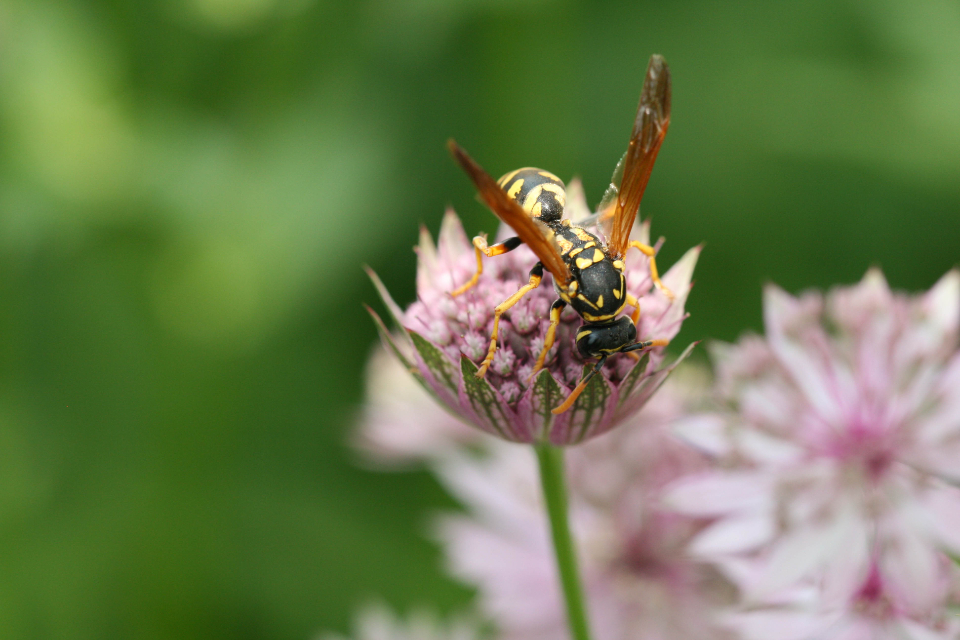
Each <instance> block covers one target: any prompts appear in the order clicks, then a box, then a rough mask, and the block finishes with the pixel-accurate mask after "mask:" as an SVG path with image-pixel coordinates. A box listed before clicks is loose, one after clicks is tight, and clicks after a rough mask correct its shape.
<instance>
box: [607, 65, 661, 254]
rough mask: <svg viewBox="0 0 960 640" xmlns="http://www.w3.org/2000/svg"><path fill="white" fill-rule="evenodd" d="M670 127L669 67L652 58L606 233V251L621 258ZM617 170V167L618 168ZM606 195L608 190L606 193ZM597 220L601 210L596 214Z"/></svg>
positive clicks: (622, 161) (641, 92) (623, 161)
mask: <svg viewBox="0 0 960 640" xmlns="http://www.w3.org/2000/svg"><path fill="white" fill-rule="evenodd" d="M668 126H670V68H669V67H668V66H667V62H666V61H665V60H664V59H663V57H661V56H657V55H655V56H652V57H651V58H650V64H649V65H648V66H647V76H646V78H645V79H644V81H643V89H642V90H641V91H640V105H639V106H638V107H637V117H636V120H634V123H633V133H632V134H631V135H630V146H628V147H627V153H626V154H625V155H624V156H623V160H621V164H622V167H623V180H622V181H621V182H620V189H619V192H618V193H617V199H616V208H615V212H614V215H613V224H612V228H611V231H610V235H609V236H608V238H609V245H608V247H609V249H610V251H611V253H613V254H614V255H617V256H622V255H623V254H624V252H625V251H626V250H627V246H628V245H629V243H630V230H631V229H632V228H633V223H634V221H635V220H636V219H637V211H638V210H639V208H640V200H641V199H643V192H644V190H646V188H647V182H648V181H649V180H650V172H651V171H652V170H653V163H654V161H655V160H656V159H657V153H658V152H659V151H660V145H661V144H663V138H664V136H666V135H667V127H668ZM618 170H619V167H618ZM608 193H609V190H608ZM599 213H600V217H601V221H602V219H603V217H604V213H605V211H604V209H603V208H602V207H601V209H600V211H599Z"/></svg>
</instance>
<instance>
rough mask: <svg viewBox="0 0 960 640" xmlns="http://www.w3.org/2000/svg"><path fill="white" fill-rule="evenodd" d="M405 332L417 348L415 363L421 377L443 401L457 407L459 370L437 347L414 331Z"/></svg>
mask: <svg viewBox="0 0 960 640" xmlns="http://www.w3.org/2000/svg"><path fill="white" fill-rule="evenodd" d="M407 334H408V335H409V336H410V339H411V340H412V341H413V346H414V348H415V349H416V350H417V356H418V357H417V364H418V365H419V367H420V373H421V374H422V375H423V378H424V379H425V380H426V381H427V383H428V384H429V385H430V387H431V388H432V389H433V391H434V393H436V394H437V395H438V396H440V399H441V400H443V402H445V403H446V404H447V405H448V406H450V407H453V408H455V407H457V405H458V404H459V402H458V399H457V398H458V387H459V384H460V381H459V378H460V372H459V371H457V368H456V366H454V364H453V363H452V362H450V358H448V357H447V356H445V355H444V354H443V352H442V351H440V349H439V348H437V347H436V346H435V345H434V344H433V343H431V342H430V341H429V340H427V339H426V338H424V337H423V336H421V335H420V334H419V333H417V332H416V331H413V330H411V329H407Z"/></svg>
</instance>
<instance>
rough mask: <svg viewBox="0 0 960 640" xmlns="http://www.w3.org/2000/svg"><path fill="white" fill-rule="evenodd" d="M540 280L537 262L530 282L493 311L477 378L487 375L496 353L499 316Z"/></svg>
mask: <svg viewBox="0 0 960 640" xmlns="http://www.w3.org/2000/svg"><path fill="white" fill-rule="evenodd" d="M541 280H543V263H541V262H538V263H537V264H535V265H533V269H531V270H530V282H528V283H527V284H525V285H523V286H522V287H520V288H519V289H517V292H516V293H515V294H513V295H512V296H510V297H509V298H507V299H506V300H504V301H503V302H501V303H500V304H498V305H497V308H496V309H494V311H493V335H492V336H490V350H489V351H487V357H486V358H484V359H483V363H482V364H481V365H480V369H479V370H478V371H477V377H478V378H482V377H483V376H485V375H487V369H489V368H490V363H491V362H493V354H494V353H496V352H497V332H498V331H499V330H500V316H502V315H503V314H504V312H505V311H506V310H507V309H509V308H510V307H512V306H513V305H515V304H517V302H519V301H520V298H522V297H523V296H525V295H527V293H529V292H530V291H532V290H534V289H536V288H537V287H539V286H540V281H541Z"/></svg>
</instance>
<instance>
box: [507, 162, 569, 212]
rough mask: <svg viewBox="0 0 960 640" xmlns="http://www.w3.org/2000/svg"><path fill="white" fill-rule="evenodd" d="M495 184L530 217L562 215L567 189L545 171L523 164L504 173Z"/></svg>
mask: <svg viewBox="0 0 960 640" xmlns="http://www.w3.org/2000/svg"><path fill="white" fill-rule="evenodd" d="M497 184H499V185H500V188H501V189H503V190H504V191H506V192H507V195H509V196H510V197H511V198H513V199H514V200H516V201H517V202H518V203H519V204H520V206H521V207H523V208H524V210H525V211H526V212H527V213H529V214H530V215H531V216H533V217H534V218H539V219H540V220H543V221H544V222H559V221H560V219H561V218H562V217H563V207H564V206H565V205H566V201H567V192H566V189H565V188H564V186H563V181H562V180H561V179H560V178H558V177H557V176H555V175H553V174H552V173H550V172H549V171H544V170H543V169H537V168H535V167H524V168H523V169H517V170H516V171H511V172H510V173H508V174H506V175H504V176H503V177H501V178H500V179H499V180H497Z"/></svg>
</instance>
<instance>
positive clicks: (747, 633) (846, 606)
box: [726, 558, 960, 640]
mask: <svg viewBox="0 0 960 640" xmlns="http://www.w3.org/2000/svg"><path fill="white" fill-rule="evenodd" d="M938 569H939V571H938V572H937V573H938V575H937V576H936V580H935V582H934V584H933V585H932V586H933V588H934V589H935V590H936V591H937V594H938V597H937V600H938V602H939V603H940V606H932V607H931V606H927V607H918V606H917V605H916V603H915V602H913V598H911V597H909V589H910V587H909V586H908V585H905V584H902V583H900V582H898V581H897V579H896V576H893V575H890V574H886V575H884V574H883V573H882V572H881V570H880V567H879V566H878V565H877V564H876V563H875V562H871V563H869V564H868V565H867V566H866V567H865V568H864V571H863V573H862V574H861V576H860V580H859V582H858V583H857V584H856V585H855V589H854V591H852V592H837V591H836V590H835V589H832V588H831V586H832V585H829V584H827V585H815V584H812V583H810V582H809V581H806V582H805V583H801V584H800V585H797V586H795V587H794V588H792V589H790V590H788V592H786V593H784V594H781V596H780V597H778V598H775V599H771V600H769V601H768V602H766V603H762V604H755V605H754V606H753V607H751V608H750V609H748V610H745V611H742V612H740V613H736V614H733V615H730V616H728V617H727V619H726V624H727V625H728V626H729V627H730V628H731V629H733V630H736V632H737V633H739V634H740V636H741V637H742V638H743V640H768V639H769V638H777V639H778V640H887V639H889V640H901V639H902V640H955V639H956V638H958V637H960V618H957V616H956V614H954V613H953V612H951V611H949V610H947V608H946V607H944V606H942V605H943V603H945V602H950V603H952V604H956V597H955V594H956V586H957V576H958V570H957V567H956V565H955V564H954V563H953V562H952V561H950V560H947V559H946V558H943V559H942V562H940V566H939V567H938ZM951 596H954V597H951Z"/></svg>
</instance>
